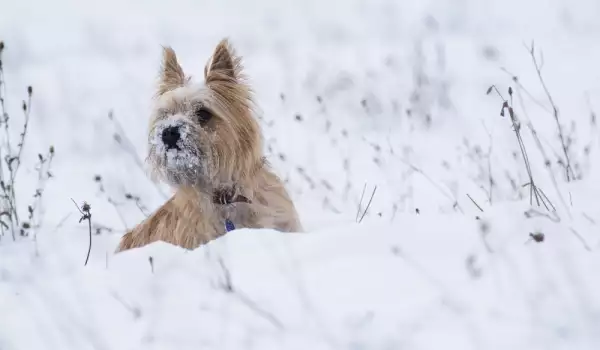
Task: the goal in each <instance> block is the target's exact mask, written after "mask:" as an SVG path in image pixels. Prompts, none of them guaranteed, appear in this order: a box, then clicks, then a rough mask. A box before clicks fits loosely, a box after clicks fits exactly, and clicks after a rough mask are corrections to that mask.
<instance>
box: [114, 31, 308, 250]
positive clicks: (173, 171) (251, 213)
mask: <svg viewBox="0 0 600 350" xmlns="http://www.w3.org/2000/svg"><path fill="white" fill-rule="evenodd" d="M251 95H252V92H251V89H250V87H249V86H248V84H247V82H246V80H245V76H244V74H243V72H242V64H241V59H240V57H237V56H236V55H235V52H234V49H233V47H232V46H231V45H230V43H229V41H228V39H223V40H222V41H221V42H220V43H219V44H218V45H217V47H216V48H215V50H214V52H213V55H212V57H211V58H210V59H209V61H208V63H207V64H206V66H205V68H204V84H201V85H195V84H192V83H191V79H190V77H189V76H186V74H184V72H183V70H182V68H181V66H180V65H179V63H178V61H177V57H176V55H175V52H174V51H173V49H171V48H170V47H165V48H164V49H163V61H162V66H161V73H160V82H159V84H158V91H157V94H156V105H155V107H154V110H153V115H152V116H151V123H150V132H149V136H148V143H149V152H148V157H147V161H148V163H149V164H150V166H151V170H152V176H153V177H154V178H156V179H159V180H162V181H165V182H166V183H168V184H169V185H171V186H172V187H173V188H174V190H175V193H174V195H173V196H172V197H171V198H170V199H169V200H168V201H167V202H166V203H164V204H163V205H162V206H161V207H160V208H158V209H157V210H156V211H155V212H154V213H153V214H152V215H151V216H150V217H148V218H147V219H145V220H144V221H142V222H141V223H140V224H138V225H137V226H136V227H135V228H133V229H132V230H131V231H129V232H127V233H126V234H125V235H124V236H123V237H122V239H121V242H120V244H119V246H118V248H117V252H120V251H123V250H127V249H131V248H136V247H141V246H144V245H146V244H149V243H152V242H154V241H159V240H160V241H164V242H168V243H171V244H174V245H178V246H181V247H183V248H186V249H194V248H196V247H198V246H200V245H202V244H204V243H206V242H208V241H210V240H212V239H214V238H217V237H219V236H221V235H223V234H225V233H226V232H228V231H231V230H233V229H235V228H244V227H246V228H272V229H276V230H279V231H284V232H300V231H301V230H302V227H301V224H300V221H299V219H298V214H297V212H296V208H295V207H294V204H293V203H292V201H291V199H290V196H289V195H288V193H287V191H286V189H285V187H284V185H283V183H282V182H281V181H280V179H279V178H278V177H277V176H276V175H275V174H274V173H273V172H272V170H271V169H270V168H269V164H268V163H267V162H266V160H265V157H264V156H263V153H262V146H263V145H262V135H261V131H260V126H259V125H258V122H257V120H256V119H255V111H254V108H253V106H254V104H253V101H252V96H251Z"/></svg>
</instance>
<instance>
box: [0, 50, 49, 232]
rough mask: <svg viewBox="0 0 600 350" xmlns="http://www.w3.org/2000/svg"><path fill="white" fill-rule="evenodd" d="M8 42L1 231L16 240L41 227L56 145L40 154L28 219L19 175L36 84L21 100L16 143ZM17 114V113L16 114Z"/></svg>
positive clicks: (0, 146) (0, 93) (2, 97)
mask: <svg viewBox="0 0 600 350" xmlns="http://www.w3.org/2000/svg"><path fill="white" fill-rule="evenodd" d="M4 49H5V45H4V42H2V41H0V108H1V110H2V115H1V118H0V127H2V128H3V129H4V135H3V140H2V141H1V142H0V232H1V235H2V236H4V235H5V234H6V232H10V234H11V236H12V238H13V240H16V236H17V235H16V233H17V232H18V233H19V235H20V236H28V235H29V233H30V231H31V229H32V228H38V227H39V226H40V225H41V223H42V222H41V221H42V220H41V218H42V215H41V210H40V207H41V200H42V196H43V193H44V189H45V186H46V182H47V180H49V179H50V178H52V173H51V172H50V167H51V164H52V159H53V158H54V147H53V146H50V147H49V149H48V152H47V153H46V154H45V155H43V154H41V153H40V154H38V160H39V161H38V163H37V164H36V166H35V169H36V170H37V172H38V182H37V186H36V188H35V190H34V195H33V201H32V203H31V204H29V205H28V206H27V212H28V215H27V219H26V220H22V219H21V218H20V213H19V209H20V208H19V205H18V203H17V196H16V191H15V187H16V183H17V175H18V173H19V170H20V168H21V162H22V158H23V150H24V148H25V141H26V139H27V135H28V134H27V132H28V130H29V129H28V127H29V121H30V117H31V109H32V97H33V88H32V87H31V86H28V87H27V98H26V100H23V101H22V103H21V111H22V113H23V115H22V117H21V118H22V119H18V120H19V122H21V123H22V129H21V130H20V132H19V138H18V141H16V144H15V143H14V141H13V140H12V139H11V134H12V130H11V123H10V121H11V116H10V114H9V112H8V103H7V100H6V99H7V89H6V79H5V74H4V64H3V60H2V54H3V52H4ZM15 118H17V117H15Z"/></svg>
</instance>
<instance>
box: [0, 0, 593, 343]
mask: <svg viewBox="0 0 600 350" xmlns="http://www.w3.org/2000/svg"><path fill="white" fill-rule="evenodd" d="M599 11H600V3H598V2H597V1H594V0H579V1H568V2H567V1H558V0H554V1H550V2H546V1H542V0H531V1H527V2H523V1H516V0H504V1H493V0H461V1H456V0H453V1H450V0H447V1H443V0H439V1H421V2H397V1H392V0H370V1H362V0H344V1H342V0H330V1H328V2H323V1H315V0H304V1H299V2H292V1H273V0H260V1H252V2H248V1H236V0H226V1H225V0H222V1H214V2H202V3H198V2H192V1H185V0H177V1H171V2H168V3H167V2H159V1H123V0H121V1H114V0H107V1H103V2H101V3H100V2H99V3H89V2H85V3H84V2H77V1H69V0H56V1H53V2H44V1H18V2H17V1H12V2H9V1H3V2H0V33H2V34H1V35H2V36H1V37H0V40H3V41H4V42H5V43H6V49H5V52H4V54H3V65H4V69H5V73H6V81H7V85H6V88H7V90H6V91H7V94H8V98H7V106H8V109H9V111H10V112H11V115H19V107H20V101H21V99H22V98H23V97H24V96H25V91H26V86H28V85H32V86H33V89H34V93H33V109H32V114H31V124H30V134H29V137H28V139H27V143H26V146H25V152H24V153H25V157H24V161H23V166H22V172H21V173H20V175H19V179H18V182H17V195H18V198H19V203H23V207H22V208H20V210H21V212H22V213H23V214H22V216H25V213H26V210H27V208H26V204H25V203H28V202H30V201H31V195H32V193H34V188H35V184H36V182H37V173H36V171H35V169H34V167H33V164H34V162H35V160H36V158H37V154H38V153H39V152H40V150H46V149H48V146H49V145H54V146H55V149H56V156H55V159H54V161H53V164H52V172H53V174H54V178H52V179H51V180H50V181H48V183H47V188H46V191H45V192H44V197H43V198H44V200H43V206H42V207H41V209H42V214H43V216H42V218H43V221H42V226H41V227H40V228H39V229H37V230H35V231H34V234H32V235H31V236H29V237H20V238H18V239H17V240H16V241H14V242H13V241H12V239H11V238H10V237H9V236H4V237H2V238H0V349H1V350H13V349H61V350H67V349H77V350H84V349H141V348H143V349H173V348H176V349H188V348H189V349H192V348H193V349H198V348H204V349H261V350H262V349H404V348H407V349H528V350H529V349H544V350H546V349H569V350H570V349H598V348H600V282H599V280H598V278H597V277H596V276H597V275H598V272H597V271H598V268H599V267H600V255H599V254H598V251H599V249H600V231H599V230H598V224H597V223H598V222H599V221H600V207H599V206H598V205H597V198H599V197H600V185H599V184H600V167H599V166H598V164H599V162H598V159H599V153H598V148H599V147H600V138H599V136H600V130H599V128H598V124H597V122H596V121H595V119H594V118H593V117H592V116H593V115H594V113H595V112H594V111H597V110H598V102H597V101H598V98H599V97H600V86H599V85H598V82H599V81H600V71H598V70H597V69H596V66H597V62H600V47H599V46H598V44H597V41H598V35H600V24H599V23H598V21H597V14H598V13H599ZM224 36H229V37H230V38H231V41H232V43H233V44H234V45H235V47H236V49H237V51H238V52H239V53H240V54H241V55H243V56H244V62H245V66H246V68H247V70H246V72H247V73H248V75H249V77H250V82H251V84H252V86H253V88H254V91H255V92H256V100H257V102H258V105H259V107H260V108H261V115H260V116H261V120H260V122H261V126H262V127H263V130H264V133H265V144H266V146H265V151H266V152H267V155H268V156H269V159H270V161H271V163H272V164H273V167H274V168H275V170H276V171H277V172H278V173H279V174H280V175H281V176H282V178H283V179H285V180H286V182H287V186H288V188H289V189H290V192H291V195H292V197H293V199H294V201H295V202H296V203H297V204H298V208H299V211H300V216H301V219H302V221H303V224H304V227H305V228H306V230H307V232H304V233H294V234H283V233H279V232H275V231H271V230H249V229H238V230H235V231H232V232H230V233H228V234H227V235H225V236H224V237H222V238H220V239H217V240H215V241H213V242H211V243H209V244H207V245H206V246H203V247H200V248H198V249H196V250H194V251H184V250H183V249H180V248H177V247H174V246H170V245H168V244H166V243H161V242H157V243H154V244H151V245H149V246H147V247H144V248H141V249H136V250H133V251H129V252H125V253H122V254H117V255H115V254H113V252H114V250H115V248H116V245H117V243H118V241H119V238H120V236H121V235H122V234H123V233H124V232H125V230H126V229H127V228H131V227H133V226H134V225H135V224H136V223H138V222H139V221H140V220H142V219H143V218H144V215H145V214H144V213H145V212H150V211H152V210H154V209H156V208H157V207H158V206H159V205H160V204H161V203H163V202H164V200H165V196H166V195H168V193H169V189H168V187H167V186H165V185H156V184H154V183H152V182H151V181H150V180H149V179H148V176H147V175H146V173H145V171H146V170H147V169H144V166H143V164H142V162H143V159H144V158H145V156H146V154H145V152H146V149H147V140H148V135H147V132H148V124H149V117H150V109H151V106H152V100H151V97H152V95H153V94H154V91H155V90H154V89H155V85H154V83H155V79H156V77H157V74H158V67H159V60H160V57H161V49H162V47H161V45H169V46H172V47H173V49H174V50H175V51H176V53H177V55H178V58H179V60H180V62H181V64H182V66H183V69H184V71H186V72H188V73H190V74H192V75H194V76H195V77H197V78H201V76H202V72H203V68H204V64H205V63H206V62H207V60H208V58H209V55H210V53H211V52H212V49H213V48H214V46H215V45H216V44H217V43H218V42H219V40H220V39H221V38H222V37H224ZM532 43H533V45H534V46H533V47H534V50H535V54H536V57H537V59H538V60H539V61H540V62H541V66H542V70H541V71H542V75H543V78H544V82H545V83H546V85H547V87H548V90H549V92H550V93H551V96H552V98H553V99H554V101H555V103H556V105H557V106H558V108H559V113H560V115H559V117H560V121H561V123H562V124H563V128H564V133H565V135H566V138H567V139H568V142H570V158H571V161H572V166H573V168H574V170H575V172H576V173H577V175H579V176H580V179H578V180H577V181H571V182H567V181H566V179H565V176H564V173H565V172H564V169H563V168H562V167H561V166H560V165H559V164H557V159H558V157H561V156H562V149H561V145H560V140H559V139H558V138H557V131H556V130H557V127H556V123H555V121H554V118H553V116H552V113H551V111H552V109H551V108H552V106H551V104H550V103H549V100H548V98H547V96H546V94H545V91H544V89H543V87H542V85H541V83H540V81H539V79H538V76H537V74H536V70H535V66H534V65H533V63H532V59H531V57H530V54H529V52H528V49H527V47H531V45H532ZM542 57H543V58H542ZM512 76H517V77H518V79H517V81H514V80H513V79H512ZM520 84H522V86H521V85H520ZM491 85H496V86H497V88H498V89H499V91H500V93H501V94H502V95H503V96H504V97H505V98H508V92H507V90H508V87H509V86H512V88H513V89H514V94H513V99H514V101H513V105H514V108H515V111H516V113H517V117H518V118H519V121H520V122H521V133H522V135H523V140H524V143H525V146H526V148H527V153H528V158H529V162H530V163H531V171H532V173H533V176H534V178H535V181H536V184H537V186H538V187H539V188H541V189H543V191H544V193H545V194H546V195H547V196H548V198H549V199H550V201H551V202H552V204H553V205H554V206H555V208H556V211H555V212H551V211H548V210H546V208H545V207H544V206H537V205H536V204H535V202H534V203H533V204H530V202H529V190H528V188H526V187H522V185H523V184H525V183H527V182H528V181H529V178H528V175H527V172H526V170H525V166H524V160H523V157H522V156H521V153H520V150H519V146H518V143H517V140H516V137H515V133H514V132H513V130H512V128H511V122H510V119H509V117H508V115H507V116H505V117H504V118H503V117H501V116H500V115H499V112H500V109H501V106H502V100H501V98H500V97H498V96H497V94H496V93H495V92H492V93H490V94H489V95H486V90H487V89H488V88H489V87H490V86H491ZM109 113H110V114H111V115H112V118H109V117H108V116H109ZM12 122H13V123H17V125H18V122H19V119H18V118H13V119H12ZM529 123H531V124H529ZM529 125H532V126H533V127H534V128H535V131H536V135H537V136H538V137H539V144H540V145H539V146H538V144H537V143H536V139H535V138H534V136H533V134H532V133H531V132H530V129H529ZM17 136H18V135H17V134H15V135H13V139H16V137H17ZM546 160H549V161H550V163H549V166H546V165H545V161H546ZM96 175H99V176H100V179H99V180H98V181H94V177H95V176H96ZM490 179H491V180H492V181H491V183H492V185H491V186H490ZM375 186H376V190H375V192H374V193H375V194H374V195H373V200H372V203H371V205H370V206H369V209H368V212H367V213H366V214H365V216H364V220H362V222H360V223H356V222H355V221H356V217H357V208H358V206H359V202H362V209H363V210H364V207H365V206H366V203H367V202H368V201H369V199H370V197H371V193H373V191H374V188H375ZM490 189H491V190H490ZM363 191H364V196H363V197H364V198H363V199H362V201H361V194H362V193H363ZM126 194H129V195H130V196H128V197H129V199H128V198H126ZM138 197H139V201H137V203H136V202H135V200H131V198H134V199H135V198H138ZM71 198H73V199H74V200H75V201H76V202H77V203H78V204H81V203H82V202H83V201H84V200H85V201H87V202H89V203H90V204H91V208H92V209H91V211H92V214H93V215H92V221H93V223H94V225H95V226H94V232H93V235H92V240H93V244H92V250H91V254H90V261H89V263H88V264H87V266H84V261H85V258H86V253H87V249H88V239H89V237H88V230H87V223H86V222H82V223H79V222H78V219H79V216H80V213H79V212H78V211H77V208H75V206H74V204H73V202H72V200H71ZM140 208H141V209H142V210H140ZM361 215H362V210H361ZM96 225H100V226H96ZM96 229H98V230H99V231H98V233H97V232H96ZM536 233H541V234H543V237H544V240H543V242H535V241H534V240H532V238H531V237H530V234H536ZM150 257H151V258H152V259H151V260H150Z"/></svg>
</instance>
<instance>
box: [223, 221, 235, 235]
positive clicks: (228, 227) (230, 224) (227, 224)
mask: <svg viewBox="0 0 600 350" xmlns="http://www.w3.org/2000/svg"><path fill="white" fill-rule="evenodd" d="M233 230H235V225H234V224H233V222H232V221H231V220H229V219H225V231H227V232H229V231H233Z"/></svg>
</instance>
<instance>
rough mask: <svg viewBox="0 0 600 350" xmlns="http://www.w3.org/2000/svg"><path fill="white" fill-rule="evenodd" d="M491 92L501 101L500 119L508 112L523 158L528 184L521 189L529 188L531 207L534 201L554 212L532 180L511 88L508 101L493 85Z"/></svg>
mask: <svg viewBox="0 0 600 350" xmlns="http://www.w3.org/2000/svg"><path fill="white" fill-rule="evenodd" d="M492 91H495V92H496V94H497V95H498V96H499V97H500V98H501V99H502V108H501V110H500V115H501V116H502V117H504V116H506V112H508V115H509V117H510V121H511V124H512V127H513V131H514V132H515V136H516V139H517V143H518V144H519V149H520V151H521V156H522V158H523V162H524V165H525V170H526V171H527V176H528V177H529V182H527V183H526V184H524V185H522V187H529V204H530V205H533V200H534V199H535V201H536V203H537V205H538V206H541V205H544V207H545V208H546V210H548V211H550V210H551V211H553V212H555V211H556V208H555V207H554V205H553V204H552V202H551V201H550V199H548V197H547V196H546V194H545V193H544V191H543V190H542V189H541V188H540V187H538V186H537V185H536V183H535V180H534V178H533V172H532V170H531V163H530V162H529V156H528V154H527V148H526V147H525V143H524V142H523V137H522V136H521V122H520V121H519V119H518V118H517V115H516V113H515V110H514V108H513V90H512V87H509V88H508V95H509V98H510V101H509V100H506V99H505V98H504V97H503V96H502V94H501V93H500V91H499V90H498V88H496V86H495V85H492V86H490V87H489V88H488V90H487V94H488V95H489V94H490V93H491V92H492Z"/></svg>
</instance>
